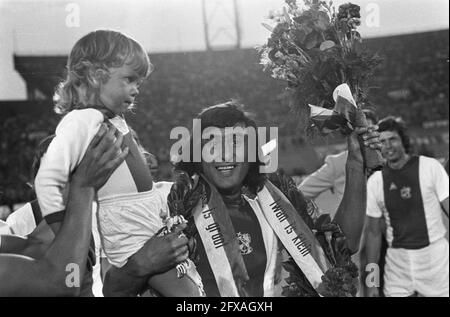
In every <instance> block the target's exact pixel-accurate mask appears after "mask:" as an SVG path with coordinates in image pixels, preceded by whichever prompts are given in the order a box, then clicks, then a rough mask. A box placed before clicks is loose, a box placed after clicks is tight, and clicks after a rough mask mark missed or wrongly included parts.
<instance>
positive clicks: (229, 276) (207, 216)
mask: <svg viewBox="0 0 450 317" xmlns="http://www.w3.org/2000/svg"><path fill="white" fill-rule="evenodd" d="M201 205H202V203H201V201H200V202H199V203H198V205H197V206H196V208H195V209H194V210H195V212H194V221H195V226H196V227H197V230H198V232H199V234H200V238H201V239H202V242H203V246H204V247H205V252H206V255H207V257H208V261H209V265H210V266H211V269H212V271H213V273H214V278H215V279H216V283H217V288H218V289H219V292H220V295H221V296H222V297H239V292H238V290H237V287H236V283H235V281H234V277H233V272H232V269H231V266H230V262H229V261H228V257H227V254H226V252H225V249H224V248H223V247H217V245H216V244H214V241H217V240H216V239H215V237H213V236H214V235H215V233H214V231H211V230H207V228H211V226H214V224H215V223H214V219H213V217H212V215H211V213H210V208H209V206H208V204H205V205H204V206H203V208H202V206H201ZM199 211H201V212H199Z"/></svg>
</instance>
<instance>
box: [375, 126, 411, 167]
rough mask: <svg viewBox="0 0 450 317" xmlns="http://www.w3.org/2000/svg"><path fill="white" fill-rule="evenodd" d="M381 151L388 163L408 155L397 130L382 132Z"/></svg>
mask: <svg viewBox="0 0 450 317" xmlns="http://www.w3.org/2000/svg"><path fill="white" fill-rule="evenodd" d="M380 142H381V153H382V155H383V157H384V158H385V159H386V160H387V161H388V163H396V162H398V161H400V160H402V159H403V158H404V157H405V156H406V151H405V147H404V146H403V143H402V139H401V138H400V135H399V134H398V133H397V132H396V131H383V132H381V133H380Z"/></svg>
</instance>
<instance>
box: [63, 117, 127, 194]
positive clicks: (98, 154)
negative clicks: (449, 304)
mask: <svg viewBox="0 0 450 317" xmlns="http://www.w3.org/2000/svg"><path fill="white" fill-rule="evenodd" d="M116 134H117V137H116ZM122 142H123V135H122V134H121V133H116V128H114V127H110V128H107V127H106V125H105V124H102V125H101V126H100V129H99V130H98V132H97V134H96V135H95V136H94V138H93V139H92V141H91V143H90V144H89V147H88V148H87V151H86V154H85V155H84V157H83V160H82V161H81V163H80V165H78V167H77V168H76V170H75V171H74V173H73V175H72V182H75V184H76V185H78V186H81V187H93V188H94V189H95V190H98V189H99V188H101V187H102V186H103V185H104V184H105V183H106V181H107V180H108V178H109V177H110V176H111V174H112V173H113V172H114V171H115V169H116V168H117V167H118V166H119V165H120V164H121V163H122V162H123V160H124V159H125V157H126V156H127V155H128V148H125V149H124V150H122V149H121V146H122Z"/></svg>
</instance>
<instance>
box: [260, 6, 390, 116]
mask: <svg viewBox="0 0 450 317" xmlns="http://www.w3.org/2000/svg"><path fill="white" fill-rule="evenodd" d="M286 4H287V6H286V7H284V8H283V11H282V12H281V13H278V14H272V16H271V17H270V18H271V20H272V21H273V22H275V23H276V25H275V27H271V26H269V25H267V24H263V25H264V26H265V27H266V28H268V29H269V30H270V31H271V32H272V33H271V35H270V37H269V39H268V40H267V43H266V44H264V45H263V46H262V47H261V48H260V49H259V53H260V56H261V60H260V61H261V64H262V65H264V70H265V71H267V72H270V73H271V76H272V77H274V78H277V79H281V80H284V81H286V82H287V84H288V88H289V89H291V90H292V91H293V92H294V99H295V104H294V106H295V107H296V108H297V110H300V112H303V113H305V111H308V110H309V108H308V104H313V105H316V106H319V107H324V108H327V109H332V108H333V107H334V101H333V98H332V96H333V90H334V89H335V88H336V87H337V86H338V85H340V84H342V83H347V84H348V85H349V86H350V89H351V91H352V92H353V93H354V95H355V96H354V97H355V100H356V101H357V102H358V103H364V102H366V101H367V89H368V80H369V78H370V77H371V75H372V74H373V72H374V69H375V67H376V66H377V65H378V64H379V63H380V62H381V59H380V58H379V57H378V56H377V55H375V54H371V53H369V52H368V51H367V50H365V49H364V47H363V46H362V39H361V35H360V33H359V32H358V31H357V28H358V26H359V25H360V23H361V22H360V18H361V15H360V8H359V6H358V5H354V4H351V3H348V4H344V5H341V6H340V7H339V9H338V12H336V10H335V8H334V7H333V3H332V2H329V3H328V4H327V3H326V2H325V1H317V0H304V8H300V7H299V6H298V4H297V1H295V0H286Z"/></svg>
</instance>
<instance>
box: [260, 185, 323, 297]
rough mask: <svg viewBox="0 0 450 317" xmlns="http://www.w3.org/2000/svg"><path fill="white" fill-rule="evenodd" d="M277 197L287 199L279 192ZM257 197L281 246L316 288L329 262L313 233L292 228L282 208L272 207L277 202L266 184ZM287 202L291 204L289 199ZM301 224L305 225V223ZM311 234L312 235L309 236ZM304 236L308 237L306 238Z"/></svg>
mask: <svg viewBox="0 0 450 317" xmlns="http://www.w3.org/2000/svg"><path fill="white" fill-rule="evenodd" d="M270 185H272V184H270ZM272 186H273V185H272ZM274 189H276V190H278V188H276V187H275V186H273V188H272V190H274ZM279 198H280V199H283V198H284V199H286V200H287V198H285V197H284V195H283V194H282V193H281V192H280V195H279ZM258 199H259V203H260V207H261V210H262V211H263V213H264V216H265V217H266V220H267V222H268V223H269V225H270V226H271V227H272V229H273V231H274V232H275V234H276V235H277V237H278V238H279V239H280V241H281V243H282V244H283V246H284V247H285V248H286V250H287V251H288V252H289V254H290V255H291V256H292V258H293V260H294V261H295V263H296V264H297V265H298V267H299V268H300V269H301V270H302V272H303V273H304V274H305V276H306V278H307V279H308V281H309V282H310V283H311V286H313V287H314V289H317V287H318V286H319V285H320V284H321V283H322V276H323V275H324V270H326V269H327V268H328V266H329V264H328V263H327V260H326V258H325V254H324V253H323V250H322V248H321V247H320V245H318V241H317V239H315V237H314V236H313V235H314V234H313V233H312V232H311V234H308V233H307V232H300V233H299V231H296V230H294V228H293V227H292V225H291V224H290V223H289V222H288V221H287V218H286V217H285V214H284V213H283V210H280V209H278V208H273V206H277V204H276V202H275V200H274V198H273V197H272V195H271V194H270V192H269V190H268V189H267V187H266V186H264V188H263V189H262V190H261V191H260V192H259V193H258ZM288 203H289V205H291V204H290V202H289V201H288ZM291 206H292V205H291ZM292 208H293V207H292ZM303 224H304V226H306V224H305V223H303ZM308 230H309V228H308ZM308 236H309V237H308ZM311 236H313V237H312V238H311ZM306 237H308V238H309V239H308V240H306V239H305V238H306ZM311 248H314V252H315V254H317V256H316V257H317V258H318V259H319V263H320V264H321V265H319V264H318V263H317V261H316V260H315V259H314V257H313V256H312V255H311V253H310V251H311Z"/></svg>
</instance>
